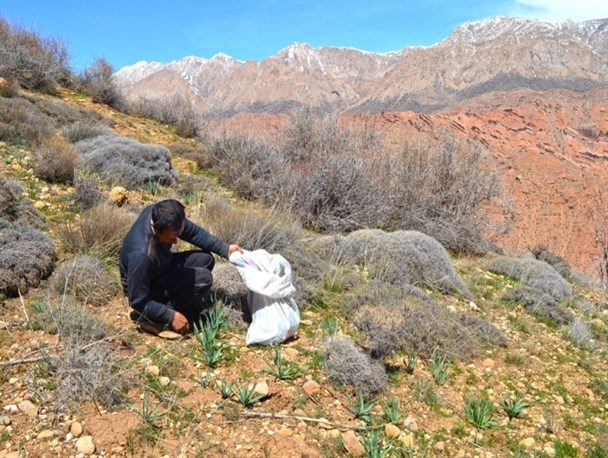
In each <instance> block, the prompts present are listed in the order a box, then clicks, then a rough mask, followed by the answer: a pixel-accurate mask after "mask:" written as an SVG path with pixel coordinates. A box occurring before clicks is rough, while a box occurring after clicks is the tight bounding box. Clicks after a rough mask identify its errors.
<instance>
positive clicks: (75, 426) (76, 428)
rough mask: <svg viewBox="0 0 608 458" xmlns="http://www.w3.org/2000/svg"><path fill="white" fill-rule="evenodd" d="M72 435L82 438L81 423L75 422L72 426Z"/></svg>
mask: <svg viewBox="0 0 608 458" xmlns="http://www.w3.org/2000/svg"><path fill="white" fill-rule="evenodd" d="M70 433H71V434H72V437H80V435H81V434H82V425H81V424H80V423H79V422H77V421H75V422H74V423H72V425H71V426H70Z"/></svg>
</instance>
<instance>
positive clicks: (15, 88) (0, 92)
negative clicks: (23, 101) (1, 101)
mask: <svg viewBox="0 0 608 458" xmlns="http://www.w3.org/2000/svg"><path fill="white" fill-rule="evenodd" d="M17 95H19V85H18V84H17V82H16V81H14V80H9V81H7V80H5V79H4V78H0V97H5V98H7V99H10V98H11V97H16V96H17Z"/></svg>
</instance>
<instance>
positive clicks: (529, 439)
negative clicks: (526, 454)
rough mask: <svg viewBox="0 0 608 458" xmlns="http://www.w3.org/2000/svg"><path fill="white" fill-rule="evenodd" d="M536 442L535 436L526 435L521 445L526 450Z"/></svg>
mask: <svg viewBox="0 0 608 458" xmlns="http://www.w3.org/2000/svg"><path fill="white" fill-rule="evenodd" d="M535 444H536V441H535V440H534V438H533V437H526V438H525V439H523V440H522V441H520V442H519V445H521V446H522V447H523V448H524V449H526V450H530V449H531V448H532V447H534V445H535Z"/></svg>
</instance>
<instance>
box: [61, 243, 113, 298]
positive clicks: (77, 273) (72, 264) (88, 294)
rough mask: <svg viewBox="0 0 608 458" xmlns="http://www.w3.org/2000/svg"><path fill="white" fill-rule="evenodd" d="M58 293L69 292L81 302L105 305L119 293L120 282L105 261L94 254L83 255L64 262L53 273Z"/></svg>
mask: <svg viewBox="0 0 608 458" xmlns="http://www.w3.org/2000/svg"><path fill="white" fill-rule="evenodd" d="M53 288H54V289H55V291H56V292H57V293H60V294H69V295H71V296H74V297H75V298H76V299H78V300H79V301H81V302H84V303H88V304H91V305H95V306H99V305H105V304H106V303H107V302H108V301H109V300H110V299H112V297H114V296H115V295H116V293H118V284H117V282H116V280H115V279H114V278H112V276H111V275H110V273H109V272H108V270H107V269H106V267H105V266H104V265H103V263H102V262H101V261H100V260H99V259H97V258H94V257H92V256H88V255H81V256H77V257H75V258H74V259H72V260H70V261H67V262H64V263H63V264H62V265H61V266H59V268H58V269H57V270H56V271H55V274H54V275H53Z"/></svg>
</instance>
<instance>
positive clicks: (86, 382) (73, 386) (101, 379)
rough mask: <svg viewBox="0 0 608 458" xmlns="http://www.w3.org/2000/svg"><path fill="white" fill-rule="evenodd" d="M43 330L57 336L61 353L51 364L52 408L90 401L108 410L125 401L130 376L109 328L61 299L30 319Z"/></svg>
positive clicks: (95, 316)
mask: <svg viewBox="0 0 608 458" xmlns="http://www.w3.org/2000/svg"><path fill="white" fill-rule="evenodd" d="M32 319H33V320H35V322H36V323H37V324H38V325H39V326H40V327H41V328H42V329H44V330H45V331H47V332H49V333H52V334H59V336H60V344H61V350H60V352H59V354H57V355H54V356H52V357H51V360H50V363H51V367H52V370H53V372H54V376H55V378H56V379H57V389H56V390H55V391H54V398H55V401H56V402H55V407H56V408H57V409H59V410H63V409H66V407H67V408H70V409H72V408H77V407H78V405H79V404H80V403H83V402H90V401H91V400H92V401H94V402H96V403H98V404H101V405H102V406H104V407H106V408H108V407H112V406H116V405H117V404H119V403H120V402H121V401H122V400H123V399H124V392H125V390H126V387H127V385H128V380H129V377H128V376H127V374H125V371H124V369H125V366H124V364H123V363H122V362H121V361H120V360H119V354H118V350H117V349H116V348H114V347H113V345H112V344H111V341H110V332H111V331H112V329H111V328H110V327H109V326H107V325H106V324H105V323H104V322H103V320H102V319H101V318H99V317H98V316H97V315H94V314H92V313H91V312H90V311H89V310H88V309H87V308H86V307H83V306H79V305H76V304H74V303H72V301H71V300H70V298H69V297H67V296H63V298H62V300H61V302H60V303H58V304H57V305H54V304H52V303H50V302H47V303H46V304H45V307H44V308H43V309H42V310H41V311H39V312H38V313H36V314H35V315H33V316H32Z"/></svg>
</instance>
